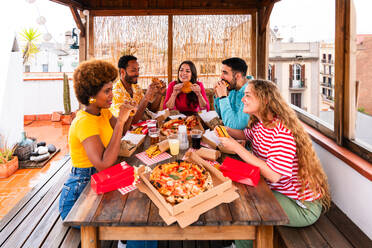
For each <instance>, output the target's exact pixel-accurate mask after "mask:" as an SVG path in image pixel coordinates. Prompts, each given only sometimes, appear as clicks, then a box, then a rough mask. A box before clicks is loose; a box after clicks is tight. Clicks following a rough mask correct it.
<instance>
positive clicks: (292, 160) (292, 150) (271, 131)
mask: <svg viewBox="0 0 372 248" xmlns="http://www.w3.org/2000/svg"><path fill="white" fill-rule="evenodd" d="M242 102H243V103H244V108H243V111H244V112H245V113H248V114H250V120H249V123H248V128H246V129H244V130H237V129H232V128H227V132H228V133H229V135H230V136H231V137H232V138H220V140H221V143H222V145H223V146H224V147H225V148H226V149H228V150H232V151H235V152H236V153H237V154H238V155H239V156H240V158H241V159H242V160H243V161H245V162H247V163H249V164H251V165H254V166H257V167H259V169H260V173H261V175H262V176H263V177H264V178H265V180H266V182H267V183H268V185H269V186H270V188H271V189H272V190H273V193H274V196H275V197H276V199H277V200H278V202H279V203H280V205H281V206H282V207H283V210H284V211H285V212H286V214H287V215H288V218H289V221H290V223H289V224H288V226H292V227H303V226H308V225H311V224H313V223H314V222H315V221H316V220H318V218H319V216H320V214H321V211H322V207H324V208H328V207H329V205H330V201H331V200H330V194H329V189H328V183H327V177H326V175H325V173H324V171H323V169H322V166H321V164H320V162H319V159H318V157H317V156H316V154H315V151H314V149H313V147H312V142H311V140H310V138H309V136H308V134H307V133H306V132H305V130H304V128H303V126H302V124H301V122H300V121H299V120H298V118H297V116H296V114H295V113H294V111H293V110H292V109H291V108H290V107H289V105H288V104H287V103H286V102H285V100H284V99H283V98H282V97H281V95H280V93H279V91H278V89H277V87H276V85H275V84H274V83H272V82H270V81H266V80H251V81H249V82H248V85H247V87H246V89H245V91H244V97H243V99H242ZM235 139H248V140H250V141H251V143H252V153H251V152H250V151H248V150H246V149H245V148H244V147H243V146H242V145H240V144H239V143H238V142H237V141H236V140H235ZM235 244H236V246H237V247H240V248H242V247H252V246H253V243H252V242H250V241H245V240H240V241H239V240H236V241H235Z"/></svg>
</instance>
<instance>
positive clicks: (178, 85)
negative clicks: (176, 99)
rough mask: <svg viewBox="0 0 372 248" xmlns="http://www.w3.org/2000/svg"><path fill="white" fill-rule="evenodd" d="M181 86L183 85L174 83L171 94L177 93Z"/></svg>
mask: <svg viewBox="0 0 372 248" xmlns="http://www.w3.org/2000/svg"><path fill="white" fill-rule="evenodd" d="M182 87H183V84H176V85H175V86H174V87H173V93H172V94H175V95H178V94H179V93H180V92H181V90H182Z"/></svg>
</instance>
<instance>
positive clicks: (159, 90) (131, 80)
mask: <svg viewBox="0 0 372 248" xmlns="http://www.w3.org/2000/svg"><path fill="white" fill-rule="evenodd" d="M118 67H119V79H118V80H117V81H116V82H115V83H114V86H113V89H112V93H113V95H114V97H113V99H112V105H111V108H110V110H111V112H112V114H113V115H115V116H117V115H118V114H119V108H120V105H121V104H122V103H123V102H124V101H135V102H136V103H137V105H138V110H137V112H136V114H135V116H134V117H133V120H132V123H137V122H138V121H139V120H141V118H142V117H143V113H144V112H145V109H146V108H147V107H148V108H149V110H151V111H153V112H157V111H158V110H159V107H160V102H161V98H162V96H164V95H165V92H166V86H165V84H164V85H161V84H160V83H159V82H153V83H151V84H150V85H149V87H148V89H147V91H146V94H143V91H142V89H141V87H139V85H138V84H137V83H138V82H137V80H138V77H139V65H138V62H137V58H136V57H134V56H133V55H125V56H122V57H121V58H120V59H119V62H118Z"/></svg>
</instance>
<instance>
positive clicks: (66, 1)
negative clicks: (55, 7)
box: [49, 0, 88, 10]
mask: <svg viewBox="0 0 372 248" xmlns="http://www.w3.org/2000/svg"><path fill="white" fill-rule="evenodd" d="M49 1H51V2H55V3H58V4H62V5H66V6H73V7H76V8H78V9H81V10H82V9H86V8H88V7H87V6H84V5H83V4H82V3H81V1H75V0H49Z"/></svg>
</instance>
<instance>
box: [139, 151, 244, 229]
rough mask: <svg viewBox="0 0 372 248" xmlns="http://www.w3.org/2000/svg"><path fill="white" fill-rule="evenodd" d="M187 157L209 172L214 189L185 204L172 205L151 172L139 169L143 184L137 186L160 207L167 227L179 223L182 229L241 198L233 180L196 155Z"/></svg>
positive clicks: (188, 200)
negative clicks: (156, 185) (153, 179)
mask: <svg viewBox="0 0 372 248" xmlns="http://www.w3.org/2000/svg"><path fill="white" fill-rule="evenodd" d="M186 156H187V157H188V161H190V162H193V163H196V164H200V165H202V166H203V167H204V168H205V169H207V170H208V171H209V173H210V174H211V177H212V181H213V188H211V189H209V190H207V191H205V192H203V193H201V194H200V195H197V196H195V197H193V198H190V199H187V200H185V201H184V202H181V203H178V204H176V205H172V204H170V203H168V202H167V201H166V200H165V198H164V196H162V195H161V194H160V193H159V192H158V191H157V190H156V189H155V187H154V186H153V185H152V184H151V183H150V181H149V176H150V172H147V173H145V172H144V167H141V168H140V169H139V176H140V178H141V183H140V184H138V185H137V187H138V189H139V190H140V191H141V192H143V193H145V194H146V195H147V196H148V197H149V198H150V199H151V200H152V201H153V202H154V204H155V205H156V206H157V207H158V209H159V215H160V216H161V217H162V219H163V220H164V221H165V223H167V225H170V224H172V223H174V222H176V221H177V222H178V224H179V225H180V227H182V228H185V227H187V226H188V225H190V224H192V223H194V222H195V221H197V220H198V218H199V216H200V215H201V214H203V213H205V212H206V211H208V210H210V209H212V208H214V207H216V206H218V205H219V204H221V203H230V202H232V201H234V200H235V199H237V198H239V194H238V193H237V192H236V188H235V186H233V185H232V181H231V179H229V178H226V177H224V176H223V174H222V173H221V172H220V171H219V170H217V169H216V168H214V167H213V166H211V165H210V164H209V163H208V162H207V161H205V160H203V159H202V158H200V157H199V156H198V155H197V154H196V153H191V152H189V153H187V155H186Z"/></svg>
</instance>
